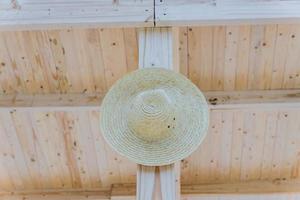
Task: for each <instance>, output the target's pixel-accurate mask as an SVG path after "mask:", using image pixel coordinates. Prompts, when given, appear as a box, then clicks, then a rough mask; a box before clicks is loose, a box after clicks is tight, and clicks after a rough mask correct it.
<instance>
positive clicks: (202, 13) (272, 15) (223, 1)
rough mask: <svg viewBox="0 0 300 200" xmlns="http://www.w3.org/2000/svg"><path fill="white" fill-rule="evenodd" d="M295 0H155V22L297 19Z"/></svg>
mask: <svg viewBox="0 0 300 200" xmlns="http://www.w3.org/2000/svg"><path fill="white" fill-rule="evenodd" d="M299 10H300V1H298V0H201V1H200V0H199V1H190V0H155V15H156V22H155V23H156V25H157V26H195V25H222V24H265V23H277V24H278V23H299V22H300V12H299Z"/></svg>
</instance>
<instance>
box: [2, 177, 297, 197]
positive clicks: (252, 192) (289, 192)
mask: <svg viewBox="0 0 300 200" xmlns="http://www.w3.org/2000/svg"><path fill="white" fill-rule="evenodd" d="M135 190H136V187H135V185H134V184H130V185H122V184H120V185H113V187H112V188H111V189H92V190H42V191H14V192H0V198H1V197H3V198H4V199H6V200H23V199H26V200H38V199H40V200H66V199H68V200H69V199H70V200H71V199H75V200H85V199H88V200H91V199H92V200H96V199H97V200H106V199H112V200H125V199H126V200H135ZM181 194H182V197H181V199H184V200H194V199H197V200H202V199H203V200H204V199H207V197H211V198H212V197H224V196H227V197H230V198H229V199H239V198H241V197H253V198H255V197H261V196H263V197H264V199H274V200H275V199H278V198H276V197H278V196H281V197H286V199H288V197H291V196H293V197H297V198H300V180H275V181H250V182H241V183H226V184H203V185H183V186H182V187H181ZM281 199H284V198H281Z"/></svg>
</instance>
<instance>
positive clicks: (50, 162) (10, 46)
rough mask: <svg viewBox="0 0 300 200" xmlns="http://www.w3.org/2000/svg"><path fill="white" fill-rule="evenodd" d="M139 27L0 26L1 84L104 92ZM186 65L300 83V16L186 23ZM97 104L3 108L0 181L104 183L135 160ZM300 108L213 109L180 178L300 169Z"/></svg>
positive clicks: (238, 86) (230, 77)
mask: <svg viewBox="0 0 300 200" xmlns="http://www.w3.org/2000/svg"><path fill="white" fill-rule="evenodd" d="M136 32H137V31H136V29H70V30H68V29H65V30H51V31H23V32H0V93H1V95H9V94H20V95H22V94H24V95H30V94H53V93H66V94H69V93H86V94H90V93H100V94H105V92H106V91H107V90H108V88H109V87H110V86H111V85H112V84H113V83H114V82H115V81H116V80H117V79H119V78H120V77H122V76H123V75H124V74H125V73H127V72H129V71H132V70H134V69H136V68H137V66H138V59H137V58H138V48H137V46H138V41H137V36H136ZM178 34H179V35H178V37H179V39H180V40H179V44H177V45H178V48H179V50H180V52H179V55H180V60H179V62H178V63H180V67H179V68H180V69H181V71H182V72H183V73H184V74H185V75H187V76H188V77H189V78H190V79H191V80H192V81H193V82H194V83H195V84H196V85H197V86H199V88H201V89H202V90H205V91H211V90H218V91H220V90H221V91H222V90H226V91H232V90H256V89H286V88H291V89H293V88H300V77H299V74H300V66H299V63H300V62H299V56H298V55H299V54H300V49H299V46H300V40H299V38H300V26H298V25H255V26H245V25H244V26H218V27H182V28H180V29H179V30H178ZM99 115H100V114H99V112H96V111H91V110H68V111H60V110H55V111H49V112H48V111H39V110H35V111H30V110H17V111H15V110H2V111H1V112H0V188H1V190H6V191H10V190H27V189H49V188H53V189H57V188H79V189H80V188H99V187H104V188H108V187H110V186H111V184H112V183H133V182H135V173H136V166H135V164H134V163H131V162H129V161H128V160H126V159H125V158H123V157H121V156H119V155H117V154H116V153H115V152H113V151H112V150H111V148H110V147H108V146H107V145H106V144H105V142H104V140H103V138H102V136H101V134H100V131H99V117H100V116H99ZM299 115H300V110H299V109H298V108H295V109H288V108H281V109H280V110H274V109H273V110H272V109H264V110H260V109H259V108H255V107H253V108H251V110H250V109H249V110H215V111H213V112H212V115H211V125H210V131H209V134H208V137H207V138H206V139H205V141H204V143H203V145H201V147H200V148H199V149H198V150H197V151H196V152H195V153H194V154H192V155H191V156H190V157H189V158H187V159H185V160H183V161H182V163H181V169H182V176H181V179H182V183H183V184H193V183H216V182H217V183H224V182H228V181H230V182H231V181H232V182H236V181H247V180H284V179H298V178H299V173H300V150H299V149H300V140H299V132H300V127H299V124H300V121H299V119H300V116H299Z"/></svg>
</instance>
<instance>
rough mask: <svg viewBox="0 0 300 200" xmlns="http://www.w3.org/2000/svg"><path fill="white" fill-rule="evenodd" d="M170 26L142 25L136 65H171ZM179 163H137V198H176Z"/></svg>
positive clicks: (159, 199)
mask: <svg viewBox="0 0 300 200" xmlns="http://www.w3.org/2000/svg"><path fill="white" fill-rule="evenodd" d="M173 51H174V49H173V35H172V28H143V29H140V30H139V68H140V69H142V68H151V67H159V68H163V69H169V70H175V71H176V69H177V68H175V69H174V68H173V66H174V61H175V60H176V58H174V57H175V56H176V55H177V54H176V53H175V54H174V55H175V56H173V53H174V52H173ZM176 166H180V163H176V164H175V163H174V164H171V165H166V166H160V167H149V166H142V165H138V171H137V197H136V199H137V200H152V199H155V200H179V199H180V182H179V178H178V177H179V176H180V167H176Z"/></svg>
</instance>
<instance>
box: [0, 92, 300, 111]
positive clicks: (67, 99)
mask: <svg viewBox="0 0 300 200" xmlns="http://www.w3.org/2000/svg"><path fill="white" fill-rule="evenodd" d="M204 95H205V97H206V99H207V102H208V103H209V107H210V108H211V109H213V110H217V109H218V110H224V109H249V108H259V109H274V108H275V109H279V108H295V107H298V108H300V90H265V91H240V92H236V91H235V92H205V93H204ZM103 96H104V94H99V93H95V94H85V93H83V94H44V95H1V96H0V111H4V110H13V109H16V110H39V111H72V110H92V111H99V110H100V105H101V101H102V99H103Z"/></svg>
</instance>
